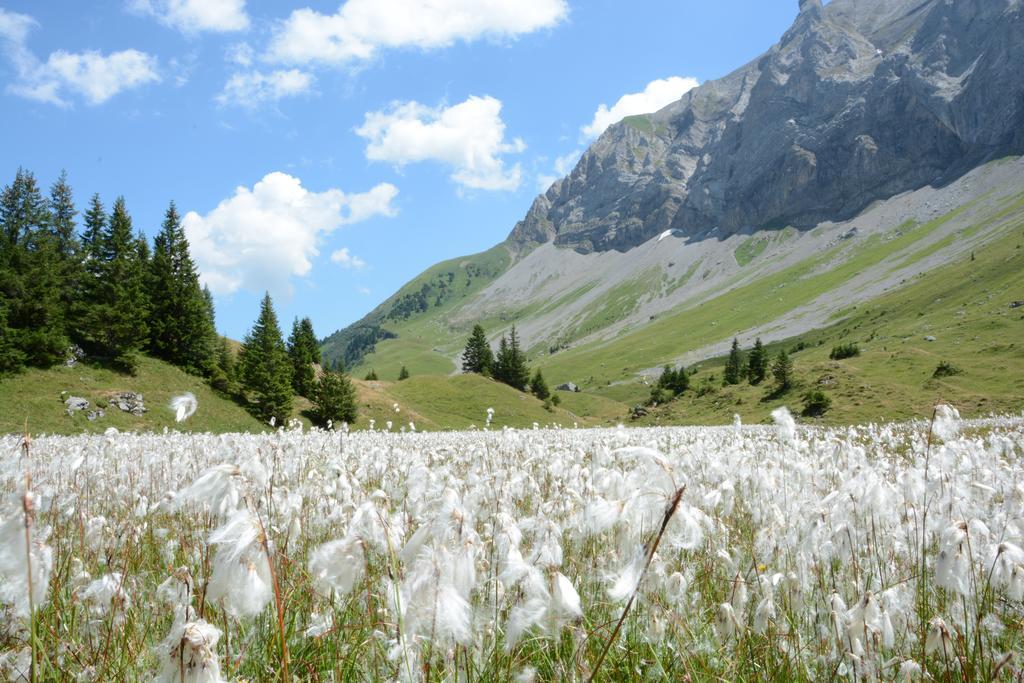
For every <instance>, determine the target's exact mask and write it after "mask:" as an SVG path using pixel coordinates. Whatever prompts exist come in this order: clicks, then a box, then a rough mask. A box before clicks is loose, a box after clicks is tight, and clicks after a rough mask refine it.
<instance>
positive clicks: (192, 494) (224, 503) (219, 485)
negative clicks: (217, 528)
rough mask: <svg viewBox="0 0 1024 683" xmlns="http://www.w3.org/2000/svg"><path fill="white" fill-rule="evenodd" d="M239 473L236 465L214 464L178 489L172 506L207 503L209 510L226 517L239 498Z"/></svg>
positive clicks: (235, 507) (236, 504) (236, 505)
mask: <svg viewBox="0 0 1024 683" xmlns="http://www.w3.org/2000/svg"><path fill="white" fill-rule="evenodd" d="M241 474H242V470H241V469H240V468H239V467H237V466H236V465H232V464H230V463H221V464H219V465H214V466H213V467H211V468H210V469H208V470H206V472H204V473H203V474H202V475H201V476H200V477H199V478H198V479H196V480H195V481H194V482H192V484H191V485H189V486H188V487H187V488H185V489H184V490H182V491H180V492H179V493H178V494H177V495H176V496H175V497H174V501H173V504H172V507H173V508H174V509H177V508H180V507H181V506H182V505H184V504H185V503H189V502H191V503H198V504H200V505H208V506H209V508H210V511H211V512H213V513H214V514H215V515H217V516H218V517H227V516H228V515H230V514H231V513H232V512H234V511H235V510H237V509H238V502H239V500H240V499H241V494H240V492H239V490H238V487H239V485H240V484H241V480H240V477H241Z"/></svg>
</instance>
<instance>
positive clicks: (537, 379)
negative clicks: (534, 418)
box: [530, 368, 551, 401]
mask: <svg viewBox="0 0 1024 683" xmlns="http://www.w3.org/2000/svg"><path fill="white" fill-rule="evenodd" d="M530 393H531V394H533V395H534V396H536V397H537V398H539V399H540V400H542V401H546V400H547V399H549V398H551V390H550V389H548V383H547V382H545V381H544V375H543V374H541V371H540V368H537V371H536V372H535V373H533V379H531V380H530Z"/></svg>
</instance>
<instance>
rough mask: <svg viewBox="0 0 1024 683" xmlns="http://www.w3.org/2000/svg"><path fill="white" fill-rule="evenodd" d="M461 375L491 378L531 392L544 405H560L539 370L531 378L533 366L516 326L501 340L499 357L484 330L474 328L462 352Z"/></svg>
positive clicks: (476, 326)
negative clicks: (523, 347)
mask: <svg viewBox="0 0 1024 683" xmlns="http://www.w3.org/2000/svg"><path fill="white" fill-rule="evenodd" d="M462 371H463V372H466V373H476V374H479V375H484V376H486V377H490V378H492V379H494V380H496V381H498V382H502V383H503V384H507V385H509V386H510V387H513V388H515V389H518V390H519V391H524V392H525V391H529V392H530V393H532V394H533V395H534V396H536V397H537V398H539V399H540V400H542V401H544V402H545V404H549V403H550V404H551V405H558V403H559V402H560V401H559V398H558V395H557V394H553V393H552V392H551V390H550V389H549V388H548V385H547V382H546V381H545V379H544V374H543V373H542V372H541V371H540V368H538V369H537V370H536V371H535V372H534V373H533V374H532V375H531V374H530V366H529V364H528V363H527V361H526V353H525V352H524V351H523V350H522V347H521V346H520V344H519V335H517V334H516V326H515V325H513V326H512V329H511V330H510V331H509V333H508V336H502V338H501V341H500V342H498V353H497V354H495V353H494V351H493V350H492V349H491V344H490V342H489V341H487V333H486V332H485V331H484V328H483V327H482V326H481V325H474V326H473V331H472V332H471V333H470V335H469V340H468V341H467V342H466V348H465V349H464V350H463V352H462Z"/></svg>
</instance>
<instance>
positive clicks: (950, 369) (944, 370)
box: [932, 361, 963, 379]
mask: <svg viewBox="0 0 1024 683" xmlns="http://www.w3.org/2000/svg"><path fill="white" fill-rule="evenodd" d="M961 372H963V370H961V369H960V368H958V367H957V366H955V365H953V364H952V363H950V362H948V361H940V362H939V364H938V365H937V366H935V372H933V373H932V377H934V378H935V379H939V378H941V377H952V376H953V375H959V374H960V373H961Z"/></svg>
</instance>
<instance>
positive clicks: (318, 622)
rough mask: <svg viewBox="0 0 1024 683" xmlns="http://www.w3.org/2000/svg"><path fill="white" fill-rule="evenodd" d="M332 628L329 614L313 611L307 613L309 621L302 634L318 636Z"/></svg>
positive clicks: (332, 624) (311, 636)
mask: <svg viewBox="0 0 1024 683" xmlns="http://www.w3.org/2000/svg"><path fill="white" fill-rule="evenodd" d="M332 628H334V623H333V620H332V619H331V615H330V614H317V613H316V612H314V613H313V614H310V615H309V622H307V624H306V630H305V631H303V632H302V635H304V636H306V637H307V638H319V637H320V636H322V635H324V634H325V633H327V632H328V631H330V630H331V629H332Z"/></svg>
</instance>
